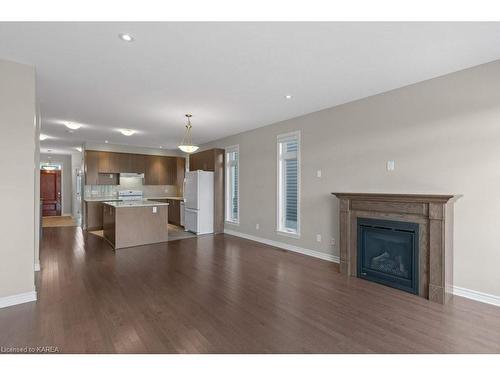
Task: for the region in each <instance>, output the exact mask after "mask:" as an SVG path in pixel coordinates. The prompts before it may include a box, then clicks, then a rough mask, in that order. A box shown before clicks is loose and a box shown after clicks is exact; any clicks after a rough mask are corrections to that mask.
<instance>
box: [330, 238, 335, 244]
mask: <svg viewBox="0 0 500 375" xmlns="http://www.w3.org/2000/svg"><path fill="white" fill-rule="evenodd" d="M330 245H332V246H335V238H334V237H332V238H331V239H330Z"/></svg>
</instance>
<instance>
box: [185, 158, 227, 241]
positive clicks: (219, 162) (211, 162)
mask: <svg viewBox="0 0 500 375" xmlns="http://www.w3.org/2000/svg"><path fill="white" fill-rule="evenodd" d="M189 170H190V171H197V170H202V171H211V172H214V232H215V233H223V232H224V150H223V149H221V148H213V149H210V150H205V151H201V152H198V153H196V154H191V155H189Z"/></svg>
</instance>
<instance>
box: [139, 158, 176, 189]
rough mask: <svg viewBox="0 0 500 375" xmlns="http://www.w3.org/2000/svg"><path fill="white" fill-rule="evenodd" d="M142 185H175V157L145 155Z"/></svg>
mask: <svg viewBox="0 0 500 375" xmlns="http://www.w3.org/2000/svg"><path fill="white" fill-rule="evenodd" d="M144 164H145V169H144V185H175V184H176V183H177V165H176V158H175V157H168V156H156V155H145V157H144Z"/></svg>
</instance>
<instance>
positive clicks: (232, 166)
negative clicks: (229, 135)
mask: <svg viewBox="0 0 500 375" xmlns="http://www.w3.org/2000/svg"><path fill="white" fill-rule="evenodd" d="M239 155H240V150H239V146H238V145H236V146H231V147H228V148H226V221H228V222H230V223H234V224H238V223H239V222H240V188H239V179H240V175H239V169H240V165H239V164H240V161H239V159H240V157H239Z"/></svg>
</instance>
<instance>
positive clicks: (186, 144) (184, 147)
mask: <svg viewBox="0 0 500 375" xmlns="http://www.w3.org/2000/svg"><path fill="white" fill-rule="evenodd" d="M192 116H193V115H190V114H189V113H188V114H186V117H187V124H186V133H185V134H184V138H183V139H182V143H181V144H180V145H179V148H180V149H181V151H183V152H185V153H188V154H191V153H193V152H195V151H196V150H198V148H199V147H198V146H195V145H193V140H192V139H191V128H192V126H191V117H192Z"/></svg>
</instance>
